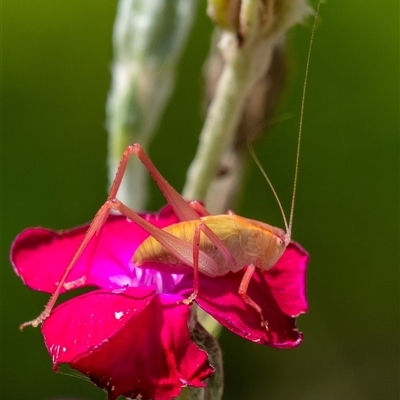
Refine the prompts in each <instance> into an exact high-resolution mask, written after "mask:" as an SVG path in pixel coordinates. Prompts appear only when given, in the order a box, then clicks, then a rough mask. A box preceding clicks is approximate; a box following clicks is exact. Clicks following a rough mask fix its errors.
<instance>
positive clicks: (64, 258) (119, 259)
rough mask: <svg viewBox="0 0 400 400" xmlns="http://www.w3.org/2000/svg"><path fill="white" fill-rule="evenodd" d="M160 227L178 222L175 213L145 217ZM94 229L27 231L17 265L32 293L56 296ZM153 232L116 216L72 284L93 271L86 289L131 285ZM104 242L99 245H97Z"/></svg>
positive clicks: (14, 257) (14, 258)
mask: <svg viewBox="0 0 400 400" xmlns="http://www.w3.org/2000/svg"><path fill="white" fill-rule="evenodd" d="M141 215H142V217H143V218H145V219H147V220H148V221H150V222H151V223H152V224H154V225H156V226H158V227H164V226H168V225H170V224H173V223H175V222H177V217H176V216H175V214H174V213H173V212H172V209H171V208H170V207H169V206H167V207H164V208H163V209H162V210H161V211H160V212H159V213H157V214H141ZM87 228H88V225H84V226H81V227H78V228H75V229H71V230H67V231H63V232H55V231H51V230H48V229H43V228H31V229H26V230H25V231H23V232H22V233H21V234H20V235H19V236H17V238H16V239H15V240H14V243H13V245H12V248H11V262H12V264H13V267H14V270H15V272H16V274H17V275H18V276H20V277H21V279H22V280H23V281H24V283H25V284H26V285H28V286H30V287H31V288H32V289H35V290H40V291H45V292H50V293H52V292H53V291H54V289H55V287H56V284H57V282H58V281H59V280H60V278H61V276H62V274H63V272H64V271H65V268H66V267H67V265H68V264H69V262H70V261H71V259H72V257H73V255H74V254H75V252H76V251H77V249H78V247H79V245H80V244H81V242H82V240H83V237H84V235H85V232H86V230H87ZM147 236H148V233H147V232H145V231H144V230H143V229H141V228H140V227H138V226H137V225H136V224H134V223H132V222H130V221H129V220H127V219H126V218H125V217H123V216H116V215H111V216H110V217H109V218H108V220H107V222H106V223H105V225H104V228H103V230H102V233H101V235H100V238H99V240H97V238H93V239H92V240H91V241H90V243H89V244H88V246H87V248H86V250H85V251H84V253H83V254H82V256H81V257H80V258H79V261H78V262H77V263H76V265H75V267H74V268H73V270H72V271H71V272H70V275H69V276H68V279H67V281H68V282H71V281H74V280H76V279H79V278H81V277H82V276H83V275H84V274H85V273H86V271H87V268H90V272H89V274H88V276H87V280H86V286H88V285H94V286H99V287H104V288H116V287H120V286H126V285H129V284H130V279H131V277H132V276H131V273H132V269H131V265H130V260H131V258H132V255H133V253H134V251H135V250H136V248H137V247H138V245H139V244H140V243H141V242H142V241H143V240H144V239H145V238H146V237H147ZM97 241H98V243H97Z"/></svg>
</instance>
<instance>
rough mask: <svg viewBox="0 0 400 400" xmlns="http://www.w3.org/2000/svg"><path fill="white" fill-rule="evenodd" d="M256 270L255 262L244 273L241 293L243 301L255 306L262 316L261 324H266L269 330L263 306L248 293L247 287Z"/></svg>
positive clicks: (240, 287) (240, 288)
mask: <svg viewBox="0 0 400 400" xmlns="http://www.w3.org/2000/svg"><path fill="white" fill-rule="evenodd" d="M255 270H256V267H255V266H254V265H253V264H250V265H249V266H248V267H247V269H246V272H245V273H244V275H243V278H242V281H241V282H240V286H239V295H240V296H241V297H242V299H243V301H244V302H245V303H246V304H248V305H249V306H251V307H253V308H254V309H255V310H256V311H257V312H258V314H259V315H260V317H261V326H265V328H266V329H267V330H268V322H267V321H266V320H265V319H264V315H263V313H262V310H261V307H260V306H259V305H258V304H257V303H256V302H255V301H254V300H252V299H251V298H250V296H249V295H248V294H247V289H248V287H249V283H250V280H251V277H252V276H253V274H254V271H255Z"/></svg>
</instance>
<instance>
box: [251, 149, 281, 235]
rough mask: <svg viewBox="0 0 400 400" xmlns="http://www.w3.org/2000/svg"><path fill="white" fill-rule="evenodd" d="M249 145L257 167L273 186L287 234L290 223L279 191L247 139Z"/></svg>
mask: <svg viewBox="0 0 400 400" xmlns="http://www.w3.org/2000/svg"><path fill="white" fill-rule="evenodd" d="M247 147H248V148H249V153H250V154H251V156H252V157H253V160H254V162H255V163H256V165H257V167H258V168H259V169H260V171H261V173H262V174H263V176H264V178H265V180H266V181H267V182H268V185H269V187H270V188H271V190H272V193H273V194H274V196H275V199H276V201H277V203H278V206H279V209H280V210H281V214H282V218H283V222H284V224H285V230H286V234H287V233H288V232H289V225H288V222H287V219H286V215H285V212H284V211H283V206H282V203H281V201H280V200H279V196H278V193H276V190H275V188H274V185H273V184H272V182H271V179H269V176H268V175H267V173H266V172H265V170H264V168H263V166H262V165H261V163H260V160H259V159H258V157H257V155H256V153H255V151H254V148H253V145H252V144H251V143H250V141H247Z"/></svg>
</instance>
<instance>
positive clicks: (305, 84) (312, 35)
mask: <svg viewBox="0 0 400 400" xmlns="http://www.w3.org/2000/svg"><path fill="white" fill-rule="evenodd" d="M320 6H321V0H319V1H318V5H317V10H316V11H315V18H314V25H313V28H312V32H311V38H310V45H309V46H308V54H307V63H306V72H305V75H304V85H303V94H302V97H301V108H300V122H299V135H298V138H297V150H296V165H295V169H294V180H293V194H292V203H291V206H290V215H289V226H288V229H287V231H286V232H287V234H288V235H289V237H290V234H291V232H292V225H293V214H294V203H295V200H296V189H297V180H298V175H299V161H300V143H301V133H302V131H303V117H304V104H305V99H306V88H307V80H308V71H309V67H310V59H311V49H312V45H313V40H314V33H315V30H316V28H317V20H318V15H319V8H320Z"/></svg>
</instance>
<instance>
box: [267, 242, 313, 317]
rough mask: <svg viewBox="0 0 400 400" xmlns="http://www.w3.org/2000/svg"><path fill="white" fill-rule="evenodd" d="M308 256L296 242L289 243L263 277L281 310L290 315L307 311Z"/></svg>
mask: <svg viewBox="0 0 400 400" xmlns="http://www.w3.org/2000/svg"><path fill="white" fill-rule="evenodd" d="M308 260H309V256H308V254H307V252H306V251H305V250H304V249H303V248H302V247H301V246H300V245H299V244H298V243H294V242H291V243H289V245H288V247H287V249H286V251H285V252H284V253H283V255H282V257H281V258H280V259H279V260H278V262H277V263H276V264H275V265H274V267H273V268H271V269H270V270H268V271H266V272H264V278H265V280H266V283H267V285H268V286H269V288H270V289H271V292H272V295H273V296H274V298H275V300H276V301H277V303H278V304H279V307H280V308H281V310H282V311H283V312H284V313H285V314H287V315H290V316H292V317H295V316H297V315H299V314H301V313H305V312H307V311H308V303H307V298H306V269H307V264H308Z"/></svg>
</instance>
